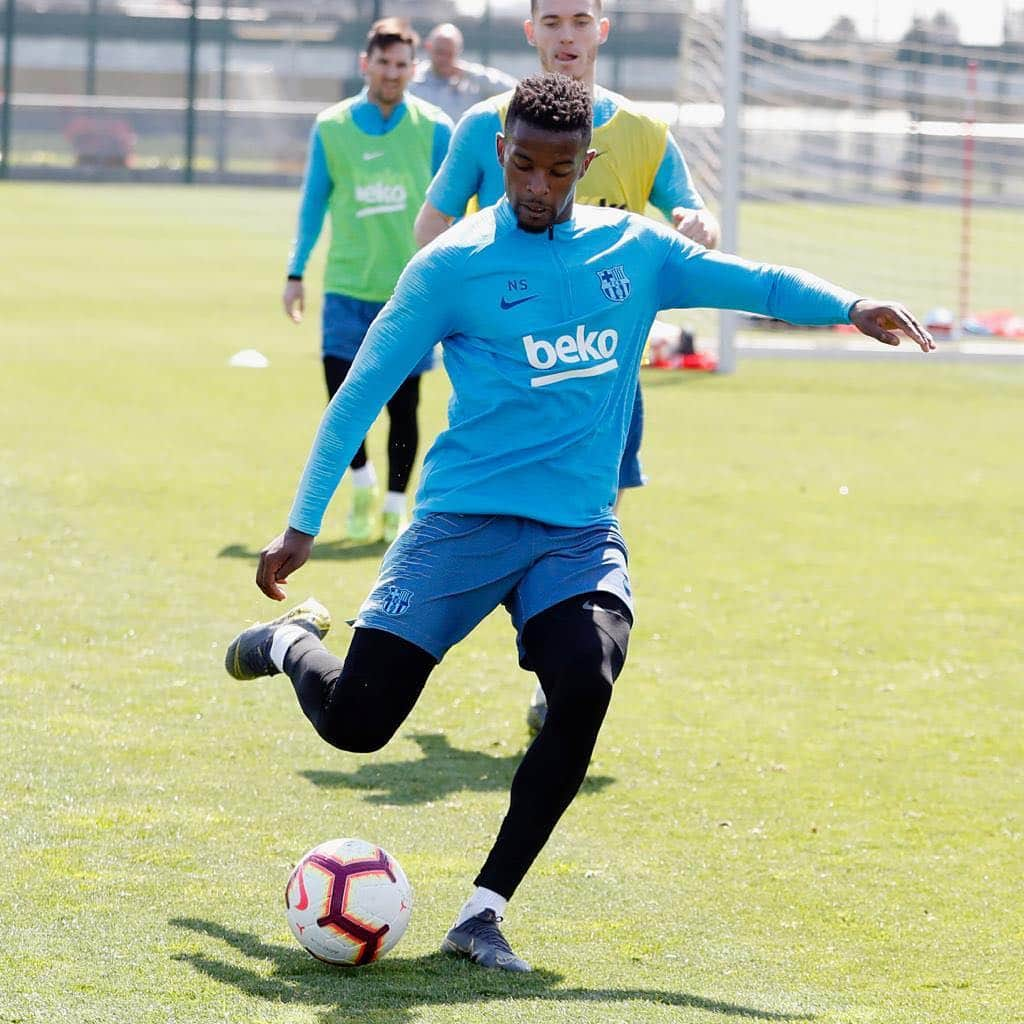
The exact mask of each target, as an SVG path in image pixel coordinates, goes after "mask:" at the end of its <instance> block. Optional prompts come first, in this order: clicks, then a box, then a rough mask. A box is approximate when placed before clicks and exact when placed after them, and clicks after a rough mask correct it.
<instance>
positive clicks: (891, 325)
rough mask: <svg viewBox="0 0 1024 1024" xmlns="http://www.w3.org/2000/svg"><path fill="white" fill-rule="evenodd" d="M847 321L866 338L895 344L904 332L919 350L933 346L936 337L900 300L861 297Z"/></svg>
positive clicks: (928, 349)
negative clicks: (885, 300) (883, 300)
mask: <svg viewBox="0 0 1024 1024" xmlns="http://www.w3.org/2000/svg"><path fill="white" fill-rule="evenodd" d="M850 323H851V324H853V326H854V327H856V328H857V330H858V331H860V333H861V334H866V335H867V336H868V337H869V338H874V339H875V341H880V342H881V343H882V344H883V345H894V346H895V345H898V344H899V343H900V336H899V334H897V333H896V332H897V331H899V332H900V333H902V334H905V335H906V336H907V337H908V338H909V339H910V340H911V341H912V342H914V343H915V344H916V345H917V347H918V348H919V349H920V350H921V351H922V352H932V351H934V349H935V339H934V338H932V336H931V335H930V334H929V333H928V331H926V330H925V328H923V327H922V326H921V325H920V324H919V323H918V322H917V320H916V318H915V317H914V314H913V313H911V312H910V310H909V309H907V307H906V306H904V305H902V304H901V303H899V302H878V301H876V300H875V299H861V300H860V302H858V303H856V304H855V305H854V307H853V309H851V310H850Z"/></svg>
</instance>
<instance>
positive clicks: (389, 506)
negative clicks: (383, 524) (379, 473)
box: [384, 491, 405, 516]
mask: <svg viewBox="0 0 1024 1024" xmlns="http://www.w3.org/2000/svg"><path fill="white" fill-rule="evenodd" d="M384 511H385V512H397V513H398V514H399V515H400V516H404V515H405V494H404V493H403V492H402V491H388V493H387V494H386V495H385V496H384Z"/></svg>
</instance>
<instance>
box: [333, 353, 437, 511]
mask: <svg viewBox="0 0 1024 1024" xmlns="http://www.w3.org/2000/svg"><path fill="white" fill-rule="evenodd" d="M350 369H352V364H351V363H350V362H349V361H348V360H347V359H338V358H337V357H336V356H324V380H325V381H326V383H327V397H328V400H329V399H331V398H333V397H334V393H335V392H336V391H337V390H338V388H340V387H341V384H342V381H344V379H345V378H346V377H347V376H348V371H349V370H350ZM419 404H420V378H419V376H416V377H406V379H405V380H404V381H402V384H401V386H400V387H399V389H398V390H397V391H396V392H395V393H394V395H392V396H391V400H390V401H389V402H388V490H389V491H398V492H400V493H403V494H404V493H405V491H406V490H407V489H408V487H409V479H410V477H411V476H412V467H413V463H414V462H415V461H416V450H417V449H418V448H419V443H420V428H419V423H418V422H417V419H416V410H417V408H418V407H419ZM350 465H351V467H352V468H353V469H361V468H362V467H363V466H365V465H366V442H365V441H363V443H362V444H360V445H359V451H357V452H356V454H355V455H354V456H353V458H352V462H351V463H350Z"/></svg>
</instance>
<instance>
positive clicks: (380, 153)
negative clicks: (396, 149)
mask: <svg viewBox="0 0 1024 1024" xmlns="http://www.w3.org/2000/svg"><path fill="white" fill-rule="evenodd" d="M383 155H384V150H382V149H380V150H378V151H377V152H376V153H364V154H363V159H364V160H376V159H377V157H379V156H383Z"/></svg>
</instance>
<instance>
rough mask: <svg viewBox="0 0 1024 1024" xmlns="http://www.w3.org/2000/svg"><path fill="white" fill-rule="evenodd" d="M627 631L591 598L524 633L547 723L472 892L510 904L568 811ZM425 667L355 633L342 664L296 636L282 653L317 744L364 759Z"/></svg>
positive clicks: (413, 655)
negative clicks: (480, 890) (481, 890)
mask: <svg viewBox="0 0 1024 1024" xmlns="http://www.w3.org/2000/svg"><path fill="white" fill-rule="evenodd" d="M630 623H631V620H630V615H629V612H628V611H627V609H626V607H625V605H624V604H623V603H622V602H621V601H620V600H619V599H618V598H617V597H615V596H614V595H612V594H607V593H593V594H581V595H578V596H577V597H574V598H571V599H569V600H568V601H563V602H562V603H561V604H557V605H555V606H554V607H553V608H548V609H547V610H546V611H544V612H542V613H541V614H540V615H537V616H535V617H534V618H532V619H531V620H530V621H529V622H528V623H527V624H526V628H525V630H524V631H523V645H524V647H525V649H526V653H527V658H528V661H529V664H530V665H531V667H532V668H533V669H534V671H536V673H537V675H538V677H539V678H540V681H541V685H542V686H543V687H544V692H545V694H546V695H547V700H548V713H547V719H546V721H545V723H544V728H543V729H541V731H540V734H539V735H538V736H537V738H536V739H535V740H534V741H533V743H532V744H531V745H530V748H529V750H527V752H526V754H525V755H524V757H523V760H522V761H521V762H520V764H519V768H518V769H517V770H516V774H515V777H514V778H513V780H512V791H511V797H510V803H509V809H508V813H507V814H506V815H505V820H504V821H503V822H502V826H501V830H500V831H499V833H498V838H497V839H496V840H495V843H494V846H493V847H492V848H491V852H490V855H489V856H488V858H487V861H486V863H485V864H484V866H483V868H482V869H481V871H480V874H479V875H478V876H477V878H476V884H477V885H483V886H486V887H487V888H488V889H493V890H494V891H495V892H498V893H501V895H502V896H504V897H505V898H506V899H507V898H510V897H511V896H512V894H513V893H514V892H515V890H516V888H517V886H518V885H519V883H520V882H521V881H522V880H523V877H524V876H525V875H526V872H527V871H528V870H529V868H530V865H531V864H532V863H533V861H534V859H535V858H536V856H537V854H538V853H540V851H541V849H542V848H543V846H544V844H545V843H546V842H547V840H548V837H549V836H550V835H551V832H552V830H553V829H554V827H555V825H556V824H557V823H558V819H559V818H560V817H561V816H562V814H563V813H564V811H565V809H566V808H567V807H568V806H569V804H570V803H571V802H572V799H573V797H574V796H575V795H576V793H577V791H578V790H579V788H580V785H581V784H582V782H583V779H584V777H585V776H586V773H587V766H588V765H589V763H590V757H591V754H592V753H593V750H594V743H595V742H596V740H597V734H598V732H599V731H600V728H601V723H602V722H603V721H604V716H605V712H606V711H607V710H608V703H609V701H610V700H611V694H612V684H613V683H614V682H615V680H616V679H617V678H618V675H619V673H620V672H621V671H622V666H623V664H624V662H625V659H626V649H627V646H628V643H629V629H630ZM434 664H435V662H434V659H433V658H432V657H431V656H430V655H429V654H427V652H426V651H424V650H422V649H421V648H419V647H417V646H416V645H415V644H411V643H409V642H408V641H406V640H402V639H400V638H399V637H396V636H393V635H392V634H390V633H385V632H382V631H380V630H375V629H362V628H361V629H357V630H356V631H355V634H354V636H353V639H352V644H351V645H350V647H349V651H348V655H347V657H346V658H345V660H344V661H342V660H341V659H340V658H337V657H335V656H334V655H333V654H331V653H330V652H328V651H327V650H326V649H325V648H324V646H323V645H322V644H321V643H320V642H319V641H318V640H316V639H315V638H313V637H311V636H310V637H302V638H301V639H299V640H297V641H296V642H295V643H294V644H293V645H292V646H291V648H290V649H289V651H288V654H287V656H286V658H285V671H286V672H287V673H288V676H289V677H290V678H291V680H292V685H293V686H294V687H295V693H296V695H297V696H298V698H299V704H300V705H301V706H302V710H303V711H304V712H305V714H306V717H307V718H308V719H309V720H310V721H311V722H312V723H313V725H314V727H315V728H316V731H317V732H318V733H319V734H320V736H321V737H322V738H323V739H324V740H326V741H327V742H328V743H330V744H332V745H333V746H335V747H339V748H340V749H342V750H349V751H356V752H369V751H372V750H379V749H380V748H381V747H383V746H384V745H385V744H386V743H387V742H388V740H390V739H391V737H392V736H393V735H394V733H395V732H396V730H397V729H398V727H399V726H400V725H401V724H402V722H403V721H405V719H406V717H407V716H408V714H409V712H410V711H412V709H413V706H414V705H415V704H416V701H417V699H418V698H419V695H420V693H421V692H422V690H423V686H424V684H425V683H426V681H427V677H428V676H429V675H430V672H431V670H432V669H433V667H434Z"/></svg>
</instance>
